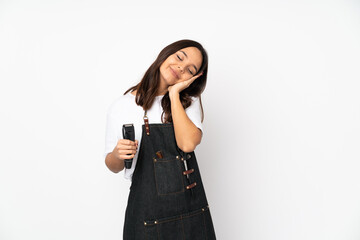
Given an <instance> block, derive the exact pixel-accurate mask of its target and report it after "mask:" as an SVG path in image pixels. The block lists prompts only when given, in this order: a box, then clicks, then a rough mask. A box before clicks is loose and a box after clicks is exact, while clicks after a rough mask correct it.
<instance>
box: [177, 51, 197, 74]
mask: <svg viewBox="0 0 360 240" xmlns="http://www.w3.org/2000/svg"><path fill="white" fill-rule="evenodd" d="M180 52H182V53H183V54H184V55H185V57H188V56H187V55H186V53H185V52H184V51H182V50H180ZM193 66H194V68H195V71H196V72H197V71H198V69H197V67H196V66H195V65H194V64H193Z"/></svg>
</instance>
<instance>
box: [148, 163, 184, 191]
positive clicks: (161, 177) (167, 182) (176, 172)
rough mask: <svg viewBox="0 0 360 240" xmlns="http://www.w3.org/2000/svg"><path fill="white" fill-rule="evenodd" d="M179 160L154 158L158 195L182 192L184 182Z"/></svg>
mask: <svg viewBox="0 0 360 240" xmlns="http://www.w3.org/2000/svg"><path fill="white" fill-rule="evenodd" d="M180 164H181V163H180V160H179V159H178V158H176V156H174V157H171V158H166V159H165V158H164V159H156V158H154V175H155V182H156V189H157V193H158V195H167V194H172V193H180V192H184V191H185V188H184V182H183V176H182V169H181V165H180Z"/></svg>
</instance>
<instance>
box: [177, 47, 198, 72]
mask: <svg viewBox="0 0 360 240" xmlns="http://www.w3.org/2000/svg"><path fill="white" fill-rule="evenodd" d="M179 51H180V52H181V51H184V52H185V53H186V55H187V56H188V59H189V61H191V62H192V63H193V64H195V65H196V66H197V67H198V68H200V66H201V63H202V54H201V52H200V50H199V49H198V48H196V47H186V48H182V49H180V50H179Z"/></svg>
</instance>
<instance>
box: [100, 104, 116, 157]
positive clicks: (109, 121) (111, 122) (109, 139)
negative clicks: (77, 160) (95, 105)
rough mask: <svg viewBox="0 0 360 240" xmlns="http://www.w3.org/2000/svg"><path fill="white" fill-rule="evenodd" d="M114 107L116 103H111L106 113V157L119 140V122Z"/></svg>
mask: <svg viewBox="0 0 360 240" xmlns="http://www.w3.org/2000/svg"><path fill="white" fill-rule="evenodd" d="M113 109H114V103H113V104H111V105H110V107H109V108H108V111H107V115H106V127H105V149H104V155H103V156H104V158H106V155H107V154H108V153H109V152H112V151H113V150H114V147H115V146H116V144H117V142H118V138H117V133H118V127H119V124H118V122H117V120H116V119H117V118H116V115H115V114H114V113H113Z"/></svg>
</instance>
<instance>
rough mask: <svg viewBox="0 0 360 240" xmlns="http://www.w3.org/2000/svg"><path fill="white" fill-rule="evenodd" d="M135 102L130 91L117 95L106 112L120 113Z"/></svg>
mask: <svg viewBox="0 0 360 240" xmlns="http://www.w3.org/2000/svg"><path fill="white" fill-rule="evenodd" d="M134 104H135V97H134V96H132V94H131V93H130V92H128V93H127V94H125V95H120V96H119V97H117V98H116V99H115V100H114V101H113V102H112V103H111V104H110V106H109V107H108V111H107V114H111V115H116V114H121V113H122V112H123V111H124V110H127V109H129V107H131V106H133V105H134Z"/></svg>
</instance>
